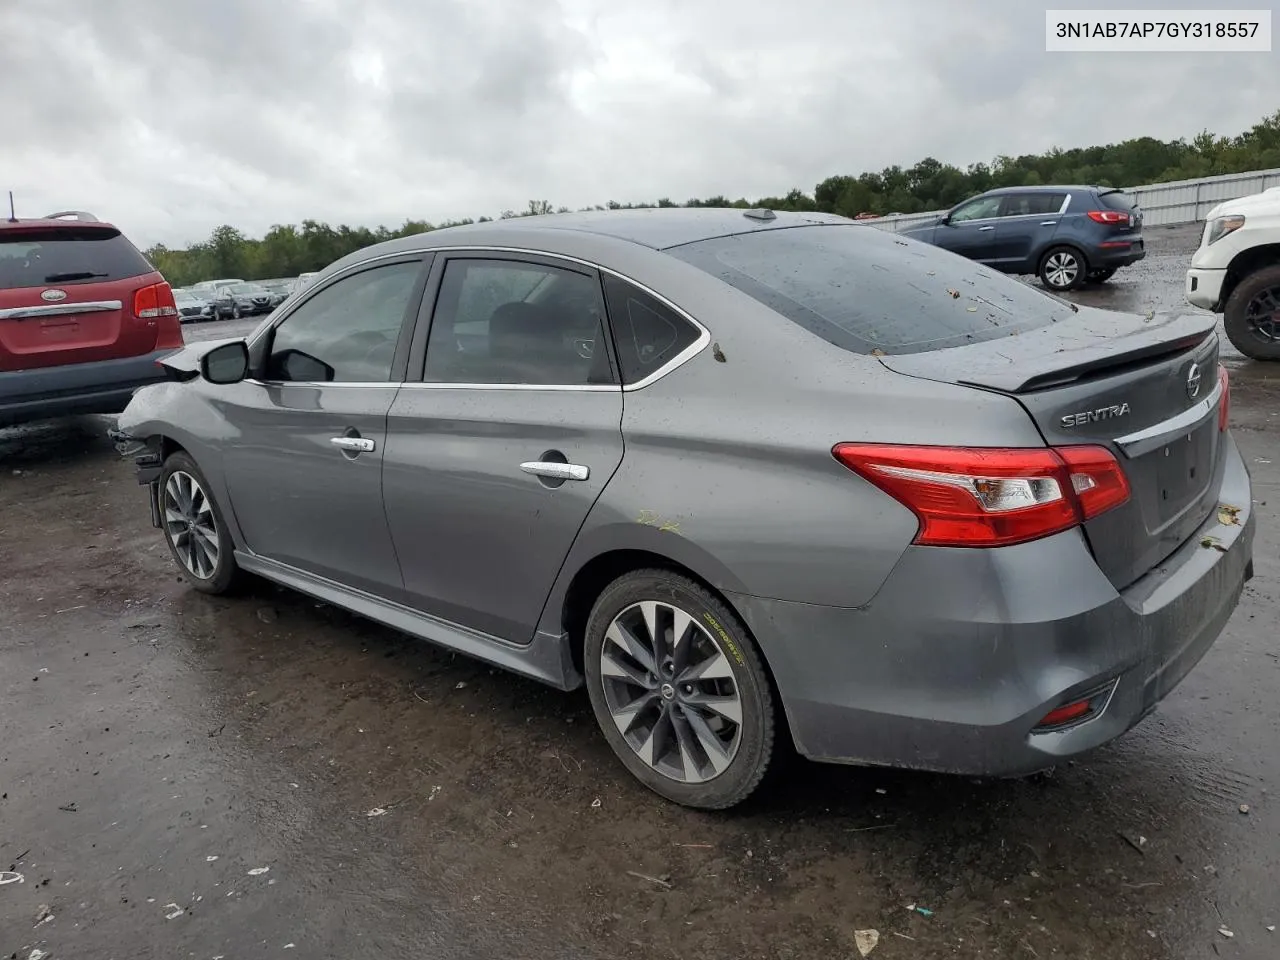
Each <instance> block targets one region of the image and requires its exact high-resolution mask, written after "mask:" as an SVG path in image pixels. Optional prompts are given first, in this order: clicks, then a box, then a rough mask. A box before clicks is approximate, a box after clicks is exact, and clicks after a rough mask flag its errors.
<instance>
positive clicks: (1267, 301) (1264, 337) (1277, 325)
mask: <svg viewBox="0 0 1280 960" xmlns="http://www.w3.org/2000/svg"><path fill="white" fill-rule="evenodd" d="M1244 318H1245V323H1246V324H1248V327H1249V331H1250V332H1251V333H1252V334H1253V335H1254V336H1255V337H1257V338H1258V339H1259V340H1261V341H1262V342H1263V343H1280V287H1268V288H1267V289H1265V290H1259V291H1258V292H1257V294H1255V295H1254V298H1253V299H1252V300H1250V301H1249V305H1248V306H1247V307H1245V310H1244Z"/></svg>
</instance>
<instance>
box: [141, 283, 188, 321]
mask: <svg viewBox="0 0 1280 960" xmlns="http://www.w3.org/2000/svg"><path fill="white" fill-rule="evenodd" d="M133 315H134V316H135V317H137V318H138V319H140V320H154V319H155V318H157V317H176V316H177V315H178V305H177V303H176V302H175V301H174V299H173V288H171V287H170V286H169V284H167V283H153V284H152V285H151V286H149V287H142V288H141V289H139V290H137V291H135V292H134V294H133Z"/></svg>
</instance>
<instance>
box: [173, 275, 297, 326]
mask: <svg viewBox="0 0 1280 960" xmlns="http://www.w3.org/2000/svg"><path fill="white" fill-rule="evenodd" d="M298 283H299V281H298V280H297V279H293V280H263V281H260V282H250V281H245V280H205V281H201V282H200V283H197V284H193V285H192V286H190V287H184V288H179V289H177V290H174V297H175V299H176V300H178V311H179V314H180V316H181V320H182V322H183V323H196V322H199V321H201V320H232V319H234V320H239V319H240V318H241V317H256V316H259V315H260V314H264V313H270V312H271V311H272V310H274V309H275V308H276V307H278V306H280V304H282V303H284V301H285V300H287V299H288V298H289V296H290V295H291V294H292V293H293V292H294V290H295V289H297V287H298Z"/></svg>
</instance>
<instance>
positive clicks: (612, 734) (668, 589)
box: [583, 570, 775, 810]
mask: <svg viewBox="0 0 1280 960" xmlns="http://www.w3.org/2000/svg"><path fill="white" fill-rule="evenodd" d="M651 624H652V625H656V627H657V629H656V631H654V630H653V629H652V627H651V626H650V625H651ZM655 632H656V634H657V637H656V638H655V637H654V633H655ZM677 634H678V635H677ZM583 660H584V667H585V669H584V672H585V674H586V681H587V690H588V692H589V694H590V696H591V707H592V710H593V711H594V712H595V715H596V721H597V722H598V723H599V724H600V729H601V730H602V731H603V733H604V736H605V739H606V740H607V741H608V742H609V746H610V747H612V748H613V752H614V753H615V754H616V755H617V757H618V759H619V760H621V761H622V763H623V766H625V767H626V768H627V769H628V770H629V771H631V773H632V775H633V776H634V777H635V778H636V779H637V780H639V781H640V782H641V783H643V784H644V785H645V786H647V787H648V788H649V789H650V790H652V791H653V792H655V793H657V794H659V795H660V796H662V797H665V798H666V799H668V800H671V801H673V802H675V803H678V804H681V805H683V806H686V807H693V808H696V809H701V810H724V809H727V808H728V807H732V806H735V805H736V804H739V803H741V802H742V801H743V800H745V799H747V797H748V796H750V795H751V793H752V792H753V791H754V790H755V789H756V788H757V787H758V786H759V785H760V781H761V780H762V779H763V778H764V775H765V773H766V772H767V771H768V769H769V761H770V760H771V758H772V756H773V740H774V726H775V719H774V703H773V691H772V687H771V685H770V682H769V676H768V674H767V673H766V671H765V668H764V662H763V659H762V658H761V656H760V653H759V651H758V650H757V648H756V645H755V643H754V642H753V641H752V639H751V637H750V635H749V634H748V632H747V629H746V627H744V626H743V624H742V622H741V621H740V620H739V619H738V617H737V616H736V615H735V614H734V612H733V611H732V610H730V609H729V608H728V607H727V606H725V604H724V603H722V602H721V601H720V600H718V599H717V598H716V597H714V596H713V595H712V594H711V593H709V592H708V591H707V590H706V589H704V588H703V587H702V586H700V585H699V584H697V583H695V582H694V581H692V580H690V579H689V578H688V577H683V576H680V575H679V574H676V573H672V572H670V571H667V570H637V571H635V572H633V573H628V574H625V575H624V576H621V577H619V578H618V579H617V580H615V581H614V582H613V583H611V584H610V585H609V586H608V587H606V588H605V590H604V592H603V593H601V594H600V597H599V599H597V600H596V603H595V606H594V608H593V609H592V611H591V617H590V618H589V619H588V621H587V628H586V641H585V644H584V656H583Z"/></svg>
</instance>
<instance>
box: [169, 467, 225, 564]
mask: <svg viewBox="0 0 1280 960" xmlns="http://www.w3.org/2000/svg"><path fill="white" fill-rule="evenodd" d="M162 506H163V514H164V532H165V536H167V537H168V538H169V542H170V543H171V544H173V551H174V553H176V554H177V556H178V559H179V560H181V561H182V565H183V566H184V567H186V569H187V572H188V573H190V574H191V575H192V576H193V577H198V578H199V579H201V580H208V579H209V578H211V577H212V576H213V575H214V573H215V572H216V571H217V569H218V554H219V548H218V521H217V518H216V517H215V516H214V514H213V504H212V503H211V502H210V500H209V497H208V495H207V494H206V493H205V492H204V489H203V488H202V487H201V486H200V484H199V482H198V481H197V480H196V478H195V477H193V476H192V475H191V474H189V473H187V472H186V471H183V470H175V471H174V472H173V473H171V474H169V479H168V481H167V482H166V483H165V485H164V503H163V505H162Z"/></svg>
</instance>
